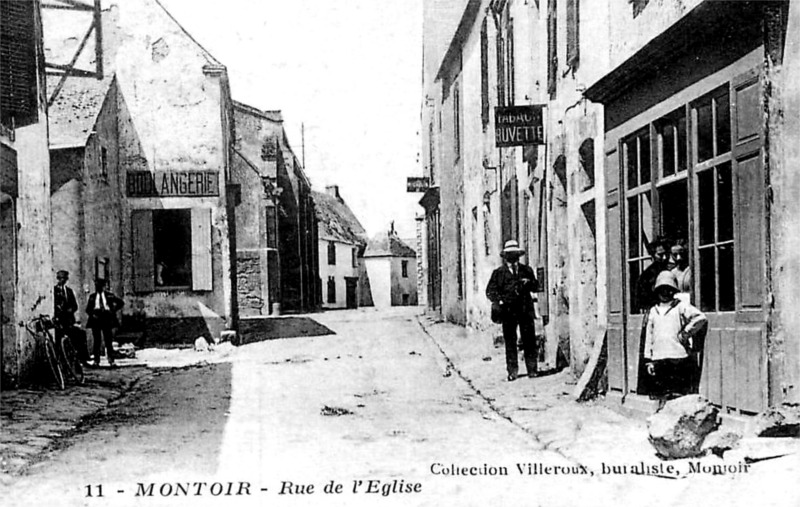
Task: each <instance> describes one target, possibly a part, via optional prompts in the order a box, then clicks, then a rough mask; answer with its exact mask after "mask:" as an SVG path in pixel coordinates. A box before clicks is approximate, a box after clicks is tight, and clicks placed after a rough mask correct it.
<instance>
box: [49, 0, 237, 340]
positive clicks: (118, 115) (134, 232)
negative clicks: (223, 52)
mask: <svg viewBox="0 0 800 507" xmlns="http://www.w3.org/2000/svg"><path fill="white" fill-rule="evenodd" d="M80 14H81V13H80V12H63V11H61V10H57V11H55V12H52V13H48V17H47V18H45V26H46V28H49V27H53V29H52V31H48V33H47V38H46V46H47V54H48V58H49V59H51V60H53V61H56V62H58V61H59V60H62V59H64V58H65V57H66V58H67V59H68V58H69V55H70V54H71V53H70V52H71V51H75V44H76V43H75V42H74V36H75V32H76V31H78V30H79V27H80V28H81V29H83V28H85V26H84V25H83V23H85V20H84V19H82V18H81V16H80ZM101 24H102V33H103V38H102V39H101V40H100V39H98V40H97V42H96V44H97V43H100V44H101V46H100V47H99V48H98V47H95V48H92V49H94V50H95V51H90V52H88V53H87V54H84V55H79V56H78V57H76V62H77V64H81V62H83V63H84V64H88V63H90V62H92V61H93V58H102V62H103V65H102V68H103V69H104V72H103V74H102V75H101V76H96V77H95V78H94V79H92V78H87V77H83V76H81V74H79V73H74V74H70V75H69V76H68V77H66V78H64V79H62V78H59V77H57V76H54V77H51V79H50V81H49V87H50V89H51V90H52V92H53V93H54V94H55V95H56V96H55V100H54V101H53V104H52V106H51V109H52V110H53V115H52V117H51V119H50V132H51V139H50V143H51V160H52V167H51V173H52V175H53V176H52V177H53V179H54V180H55V181H56V185H54V186H53V189H52V192H53V196H52V201H53V220H54V235H55V236H56V241H55V242H54V247H53V256H54V259H55V261H56V262H57V263H58V266H57V268H58V269H68V270H70V271H71V272H72V273H73V276H72V280H73V286H75V287H76V289H77V290H76V295H77V296H78V299H79V306H80V305H81V304H82V302H83V301H85V297H86V295H87V294H88V293H89V292H90V291H91V290H92V280H93V279H94V278H97V277H99V278H106V279H108V280H109V281H110V287H111V289H112V290H114V291H115V292H116V293H117V294H120V295H122V296H123V298H124V300H125V302H126V306H125V309H124V310H123V331H126V332H127V331H130V332H135V333H137V334H138V336H142V335H144V337H145V338H146V339H147V340H153V341H162V342H163V341H170V342H172V341H178V342H186V341H190V340H194V339H195V338H196V337H197V336H199V335H206V336H214V335H217V334H218V333H219V332H220V331H221V330H223V329H225V328H235V326H236V315H237V310H236V303H237V302H236V298H235V297H234V296H235V286H236V277H235V273H234V271H233V269H232V268H233V267H232V259H233V258H234V255H235V252H233V251H232V241H231V239H230V238H231V236H232V235H233V234H234V228H233V227H231V225H232V222H233V220H232V219H233V217H234V204H235V197H236V195H235V194H236V188H235V187H234V186H233V185H232V184H231V183H232V182H231V169H230V167H231V164H230V157H231V141H232V132H233V103H232V100H231V98H230V90H229V87H228V79H227V73H226V70H225V67H224V66H223V65H222V64H220V62H218V61H217V60H216V59H214V57H213V56H211V55H210V54H209V53H208V52H207V51H206V50H205V49H204V48H203V47H202V46H200V45H199V44H198V43H197V42H196V41H195V40H194V39H193V38H192V37H191V36H190V35H189V34H188V33H186V32H185V30H184V29H183V28H182V27H181V26H180V25H179V24H178V23H177V22H176V21H175V20H174V19H173V18H172V16H171V15H170V14H169V13H168V12H167V11H166V10H164V8H163V7H162V6H161V5H160V4H159V3H158V2H156V1H154V0H136V1H125V2H109V3H108V4H107V5H106V7H105V8H104V10H103V11H102V14H101ZM98 78H99V79H98ZM56 91H57V93H55V92H56Z"/></svg>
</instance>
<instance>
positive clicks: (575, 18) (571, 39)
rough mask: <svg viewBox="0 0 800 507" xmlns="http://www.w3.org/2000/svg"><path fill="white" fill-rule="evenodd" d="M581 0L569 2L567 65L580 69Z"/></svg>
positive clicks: (570, 0) (569, 0)
mask: <svg viewBox="0 0 800 507" xmlns="http://www.w3.org/2000/svg"><path fill="white" fill-rule="evenodd" d="M580 4H581V2H580V0H567V65H568V66H569V67H570V68H572V69H576V68H578V61H579V56H580V31H579V28H580V10H579V9H580Z"/></svg>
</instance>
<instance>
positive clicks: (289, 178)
mask: <svg viewBox="0 0 800 507" xmlns="http://www.w3.org/2000/svg"><path fill="white" fill-rule="evenodd" d="M234 118H235V125H236V126H235V129H236V144H235V147H234V157H233V169H232V179H233V181H234V182H235V183H236V184H237V185H238V186H239V188H240V189H241V199H240V202H239V204H238V205H237V207H236V272H237V277H238V284H237V285H238V300H239V311H240V315H241V316H242V317H256V316H266V315H279V314H280V313H281V311H309V310H311V309H313V308H314V307H315V306H316V302H315V301H314V297H315V296H314V297H311V296H313V295H314V294H315V293H310V291H313V290H316V287H317V282H315V280H316V279H317V278H318V275H317V268H316V263H317V262H318V260H317V255H316V253H315V251H313V252H312V251H311V250H310V248H309V246H308V245H307V244H305V243H303V245H302V246H301V245H300V244H299V242H298V239H299V238H301V237H308V238H309V239H308V241H310V242H312V243H314V244H316V234H317V232H316V222H315V223H314V224H313V226H312V224H309V223H308V213H311V212H313V211H311V210H313V209H314V208H313V207H312V204H313V203H310V202H309V201H308V196H309V193H308V192H309V191H310V187H309V185H308V180H307V178H306V177H305V173H304V172H303V169H302V167H300V166H299V165H298V164H297V158H296V157H295V155H294V153H293V152H292V149H291V147H290V146H289V143H288V141H287V139H286V132H285V130H284V127H283V117H282V115H281V113H280V111H260V110H258V109H256V108H254V107H251V106H248V105H245V104H242V103H239V102H235V103H234ZM279 177H280V180H281V181H282V182H284V184H286V183H289V185H288V186H286V187H284V186H281V185H279V183H278V180H279ZM284 192H285V193H286V195H285V196H284ZM286 199H289V200H290V201H285V200H286ZM301 200H302V202H304V203H306V204H305V205H304V206H302V207H301V206H300V204H301ZM301 211H303V212H304V213H305V214H304V215H302V216H301V215H300V212H301ZM297 231H303V234H304V236H298V234H297ZM301 248H303V250H302V252H301V251H300V249H301ZM297 259H299V262H300V264H299V267H298V264H297ZM290 269H291V272H290ZM303 273H305V278H304V279H303V284H304V287H305V289H304V292H303V294H305V295H306V300H305V302H303V301H302V300H301V299H299V296H298V295H297V294H298V293H299V292H300V291H298V289H297V287H298V282H299V276H298V275H300V276H302V274H303ZM292 294H294V296H291V295H292ZM289 296H291V297H292V298H293V299H290V300H285V298H286V297H289Z"/></svg>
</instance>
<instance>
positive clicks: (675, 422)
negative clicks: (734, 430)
mask: <svg viewBox="0 0 800 507" xmlns="http://www.w3.org/2000/svg"><path fill="white" fill-rule="evenodd" d="M719 425H720V419H719V415H718V411H717V408H716V407H714V406H713V405H711V404H710V403H709V402H708V401H706V400H705V399H704V398H703V397H702V396H700V395H698V394H690V395H688V396H681V397H680V398H676V399H674V400H671V401H668V402H667V403H666V404H665V405H664V407H663V408H662V409H661V410H659V411H658V412H656V413H655V414H653V415H651V416H650V417H649V418H648V419H647V429H648V432H649V433H650V436H649V440H650V443H651V444H652V445H653V447H655V449H656V452H657V453H658V455H659V456H660V457H661V458H664V459H679V458H691V457H696V456H700V455H702V454H703V452H704V451H703V441H704V440H705V438H706V436H708V434H709V433H711V432H712V431H715V430H716V429H717V428H718V427H719Z"/></svg>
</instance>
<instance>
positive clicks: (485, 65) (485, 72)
mask: <svg viewBox="0 0 800 507" xmlns="http://www.w3.org/2000/svg"><path fill="white" fill-rule="evenodd" d="M481 124H482V125H483V130H484V131H486V127H487V126H488V125H489V32H488V23H487V20H486V18H484V20H483V24H482V25H481ZM431 159H433V157H432V156H431Z"/></svg>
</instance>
